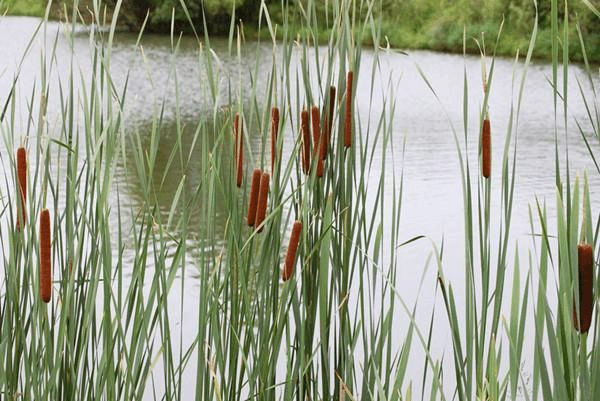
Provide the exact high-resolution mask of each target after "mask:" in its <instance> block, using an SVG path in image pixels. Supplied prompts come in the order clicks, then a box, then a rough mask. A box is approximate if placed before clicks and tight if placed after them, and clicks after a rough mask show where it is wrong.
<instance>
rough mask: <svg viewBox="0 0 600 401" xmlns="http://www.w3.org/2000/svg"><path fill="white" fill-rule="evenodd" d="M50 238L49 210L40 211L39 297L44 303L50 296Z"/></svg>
mask: <svg viewBox="0 0 600 401" xmlns="http://www.w3.org/2000/svg"><path fill="white" fill-rule="evenodd" d="M51 247H52V240H51V237H50V212H49V211H48V209H44V210H42V212H41V213H40V298H41V299H42V301H44V302H45V303H48V302H50V299H51V298H52V248H51Z"/></svg>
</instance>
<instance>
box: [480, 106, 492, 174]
mask: <svg viewBox="0 0 600 401" xmlns="http://www.w3.org/2000/svg"><path fill="white" fill-rule="evenodd" d="M490 131H491V129H490V120H489V119H487V118H486V119H485V120H483V128H482V130H481V174H482V175H483V177H484V178H489V177H490V173H491V170H492V159H491V157H492V155H491V151H492V150H491V146H492V138H491V132H490Z"/></svg>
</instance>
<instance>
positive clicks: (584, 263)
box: [573, 244, 594, 333]
mask: <svg viewBox="0 0 600 401" xmlns="http://www.w3.org/2000/svg"><path fill="white" fill-rule="evenodd" d="M577 256H578V265H579V319H577V305H576V304H575V303H574V304H573V325H574V326H575V330H577V331H579V332H580V333H587V332H588V330H589V329H590V326H591V324H592V311H593V309H594V248H592V246H591V245H590V244H579V245H577Z"/></svg>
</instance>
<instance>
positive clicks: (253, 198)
mask: <svg viewBox="0 0 600 401" xmlns="http://www.w3.org/2000/svg"><path fill="white" fill-rule="evenodd" d="M261 174H262V172H261V171H260V169H254V172H253V173H252V184H251V186H250V202H249V204H248V225H249V226H250V227H252V226H254V222H255V221H256V207H257V206H258V191H259V189H260V176H261Z"/></svg>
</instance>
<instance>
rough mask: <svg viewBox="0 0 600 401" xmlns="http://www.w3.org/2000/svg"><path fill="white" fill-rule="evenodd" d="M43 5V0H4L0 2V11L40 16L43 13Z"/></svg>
mask: <svg viewBox="0 0 600 401" xmlns="http://www.w3.org/2000/svg"><path fill="white" fill-rule="evenodd" d="M45 7H46V6H45V2H44V1H43V0H6V1H4V2H2V4H0V12H1V13H2V14H4V13H5V12H7V13H9V14H13V15H27V16H35V17H40V16H42V15H44V10H45Z"/></svg>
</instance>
